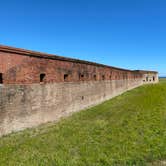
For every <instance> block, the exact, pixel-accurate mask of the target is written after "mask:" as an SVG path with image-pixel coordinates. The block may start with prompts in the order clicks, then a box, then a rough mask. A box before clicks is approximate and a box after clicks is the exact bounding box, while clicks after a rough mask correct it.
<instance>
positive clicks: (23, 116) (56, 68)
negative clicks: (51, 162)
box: [0, 46, 158, 136]
mask: <svg viewBox="0 0 166 166" xmlns="http://www.w3.org/2000/svg"><path fill="white" fill-rule="evenodd" d="M157 82H158V74H157V72H154V71H142V70H136V71H132V70H126V69H121V68H116V67H111V66H106V65H102V64H97V63H93V62H87V61H81V60H76V59H71V58H65V57H60V56H56V55H55V56H54V55H50V54H45V53H39V52H33V51H28V50H23V49H16V48H12V47H6V46H0V136H1V135H5V134H8V133H11V132H13V131H19V130H22V129H25V128H30V127H35V126H38V125H40V124H42V123H46V122H51V121H57V120H59V119H60V118H62V117H65V116H68V115H70V114H71V113H73V112H77V111H80V110H83V109H85V108H88V107H91V106H94V105H97V104H99V103H102V102H104V101H105V100H108V99H110V98H112V97H115V96H117V95H119V94H121V93H123V92H125V91H127V90H130V89H133V88H135V87H138V86H140V85H142V84H145V83H157Z"/></svg>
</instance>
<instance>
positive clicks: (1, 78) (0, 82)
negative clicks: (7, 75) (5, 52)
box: [0, 73, 3, 84]
mask: <svg viewBox="0 0 166 166" xmlns="http://www.w3.org/2000/svg"><path fill="white" fill-rule="evenodd" d="M0 84H3V74H2V73H0Z"/></svg>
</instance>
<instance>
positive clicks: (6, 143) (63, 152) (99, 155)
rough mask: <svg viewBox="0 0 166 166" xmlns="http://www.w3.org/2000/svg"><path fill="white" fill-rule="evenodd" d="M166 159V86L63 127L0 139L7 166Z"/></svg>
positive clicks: (93, 165) (104, 165)
mask: <svg viewBox="0 0 166 166" xmlns="http://www.w3.org/2000/svg"><path fill="white" fill-rule="evenodd" d="M165 159H166V82H165V81H162V82H161V83H159V84H156V85H146V86H142V87H140V88H137V89H134V90H132V91H129V92H127V93H124V94H123V95H121V96H118V97H116V98H114V99H112V100H109V101H107V102H105V103H103V104H101V105H99V106H96V107H93V108H91V109H88V110H86V111H81V112H79V113H76V114H74V115H73V116H71V117H69V118H67V119H64V120H62V121H60V122H59V123H57V124H47V125H43V126H41V127H39V128H37V129H31V130H30V129H29V130H25V131H23V132H19V133H15V134H11V135H9V136H6V137H2V138H0V165H2V166H3V165H4V166H6V165H10V166H16V165H30V166H32V165H33V166H38V165H40V166H42V165H43V166H46V165H47V166H51V165H52V166H56V165H57V166H77V165H79V166H84V165H85V166H109V165H141V166H142V165H147V164H148V163H153V162H154V163H156V161H164V160H165ZM148 165H149V164H148ZM150 165H151V164H150Z"/></svg>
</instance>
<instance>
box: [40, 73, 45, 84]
mask: <svg viewBox="0 0 166 166" xmlns="http://www.w3.org/2000/svg"><path fill="white" fill-rule="evenodd" d="M45 77H46V74H44V73H42V74H40V82H44V79H45Z"/></svg>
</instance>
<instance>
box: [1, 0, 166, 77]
mask: <svg viewBox="0 0 166 166" xmlns="http://www.w3.org/2000/svg"><path fill="white" fill-rule="evenodd" d="M0 6H1V10H0V20H1V23H0V44H4V45H10V46H15V47H20V48H26V49H31V50H36V51H41V52H47V53H52V54H58V55H62V56H67V57H72V58H78V59H83V60H88V61H94V62H98V63H103V64H107V65H111V66H117V67H122V68H128V69H148V70H158V71H159V72H160V75H166V67H165V66H166V0H5V1H1V4H0Z"/></svg>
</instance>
